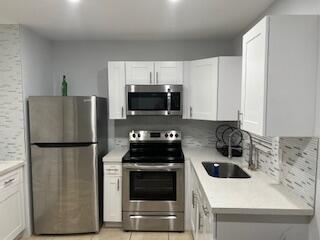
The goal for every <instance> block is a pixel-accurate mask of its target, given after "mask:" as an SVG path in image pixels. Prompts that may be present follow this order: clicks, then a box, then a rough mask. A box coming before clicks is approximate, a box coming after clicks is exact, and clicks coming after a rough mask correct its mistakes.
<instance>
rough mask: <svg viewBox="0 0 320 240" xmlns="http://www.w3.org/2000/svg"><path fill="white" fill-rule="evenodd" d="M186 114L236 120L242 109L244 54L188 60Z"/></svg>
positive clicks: (186, 66) (205, 117)
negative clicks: (242, 59) (242, 66)
mask: <svg viewBox="0 0 320 240" xmlns="http://www.w3.org/2000/svg"><path fill="white" fill-rule="evenodd" d="M185 75H186V77H185V84H184V86H185V87H184V94H185V97H184V101H185V104H184V118H186V119H197V120H211V121H236V120H238V111H239V110H240V99H241V97H240V94H241V57H217V58H208V59H201V60H195V61H190V62H185Z"/></svg>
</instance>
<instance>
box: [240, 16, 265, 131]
mask: <svg viewBox="0 0 320 240" xmlns="http://www.w3.org/2000/svg"><path fill="white" fill-rule="evenodd" d="M267 19H268V18H264V19H263V20H262V21H261V22H259V23H258V24H257V25H256V26H255V27H253V28H252V29H251V30H250V31H249V32H248V33H247V34H246V35H244V37H243V65H242V68H243V69H242V90H241V97H242V99H241V105H242V106H241V112H242V114H243V119H242V124H243V126H242V128H243V129H244V130H247V131H249V132H252V133H255V134H259V135H264V131H265V124H264V123H265V115H266V86H267V83H266V82H267V50H268V30H267V29H268V21H267Z"/></svg>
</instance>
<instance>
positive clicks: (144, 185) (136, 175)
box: [130, 171, 177, 201]
mask: <svg viewBox="0 0 320 240" xmlns="http://www.w3.org/2000/svg"><path fill="white" fill-rule="evenodd" d="M176 188H177V187H176V172H155V171H150V172H149V171H147V172H143V171H137V172H135V171H132V172H130V200H148V201H176V198H177V196H176Z"/></svg>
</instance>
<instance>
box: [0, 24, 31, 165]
mask: <svg viewBox="0 0 320 240" xmlns="http://www.w3.org/2000/svg"><path fill="white" fill-rule="evenodd" d="M19 32H20V30H19V26H18V25H0V136H1V138H0V160H25V144H24V140H25V139H24V122H23V86H22V78H21V54H20V51H21V49H20V35H19Z"/></svg>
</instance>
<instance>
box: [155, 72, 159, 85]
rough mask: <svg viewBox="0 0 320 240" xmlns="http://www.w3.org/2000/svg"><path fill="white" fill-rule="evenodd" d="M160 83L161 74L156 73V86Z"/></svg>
mask: <svg viewBox="0 0 320 240" xmlns="http://www.w3.org/2000/svg"><path fill="white" fill-rule="evenodd" d="M158 83H159V73H158V72H157V73H156V84H158Z"/></svg>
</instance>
